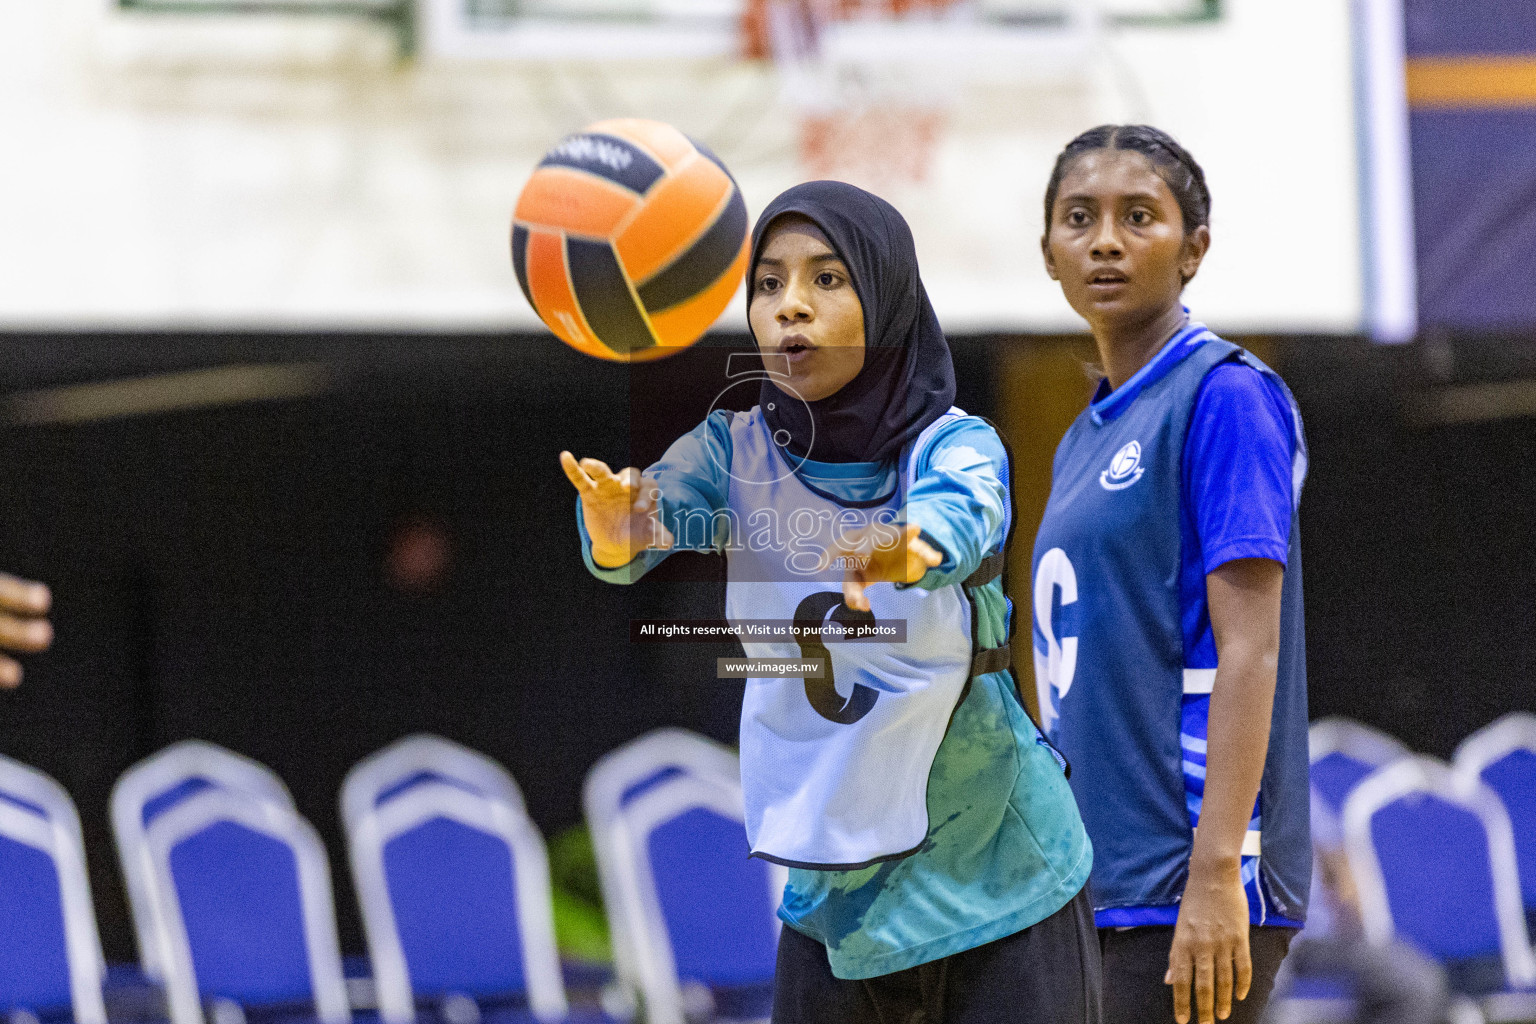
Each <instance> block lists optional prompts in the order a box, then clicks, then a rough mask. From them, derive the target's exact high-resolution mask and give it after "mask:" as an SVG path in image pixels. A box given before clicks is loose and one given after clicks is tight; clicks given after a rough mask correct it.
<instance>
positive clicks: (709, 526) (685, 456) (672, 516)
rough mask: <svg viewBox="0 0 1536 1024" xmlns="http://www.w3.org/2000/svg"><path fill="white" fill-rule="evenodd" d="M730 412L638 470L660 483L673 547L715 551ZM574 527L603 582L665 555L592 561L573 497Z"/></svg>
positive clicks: (716, 415)
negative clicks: (614, 562)
mask: <svg viewBox="0 0 1536 1024" xmlns="http://www.w3.org/2000/svg"><path fill="white" fill-rule="evenodd" d="M730 417H731V413H730V412H729V411H725V410H716V411H715V412H712V413H710V414H709V416H708V417H707V418H705V420H704V422H702V423H700V424H699V425H698V426H696V427H694V428H693V429H692V430H690V431H688V433H686V434H684V435H683V436H682V437H680V438H678V439H677V440H676V441H673V442H672V444H671V446H670V447H669V448H668V449H667V450H666V452H665V453H664V454H663V455H662V457H661V458H660V459H658V460H656V461H655V462H653V463H651V465H650V466H648V467H647V468H646V469H645V471H644V473H643V474H642V475H643V476H645V477H646V478H648V479H652V480H654V481H655V483H656V486H658V487H660V488H661V516H662V522H664V523H666V525H667V529H669V530H671V531H672V539H673V546H672V548H671V550H672V551H679V550H684V549H688V550H698V551H713V550H716V549H717V547H718V545H719V543H720V541H721V540H723V538H721V537H719V536H718V530H719V528H720V526H721V524H722V523H723V522H724V520H723V519H722V518H720V517H716V516H715V514H714V513H716V512H719V511H720V510H721V509H723V508H725V505H726V501H727V489H728V485H729V481H730V473H729V470H730V465H731V420H730ZM576 530H577V532H578V533H579V534H580V535H581V560H582V561H583V562H585V563H586V566H587V570H588V571H589V572H591V573H592V575H594V576H596V577H597V578H598V579H600V580H604V581H606V582H608V583H633V582H635V581H636V580H638V579H639V578H640V577H641V576H644V575H645V574H646V573H647V572H649V571H650V570H651V569H652V568H653V567H654V566H655V565H657V563H659V562H660V561H661V560H662V559H664V558H666V557H667V555H668V553H669V552H668V551H662V550H657V549H655V548H647V549H646V550H644V551H642V552H640V554H639V555H638V556H636V557H635V559H634V560H633V561H631V562H629V563H627V564H625V565H621V566H618V567H616V568H612V569H605V568H603V567H602V566H600V565H598V564H597V563H596V562H594V561H592V537H591V536H590V535H589V534H588V533H587V524H586V522H585V521H584V520H583V518H582V513H581V499H580V498H579V497H578V498H577V499H576Z"/></svg>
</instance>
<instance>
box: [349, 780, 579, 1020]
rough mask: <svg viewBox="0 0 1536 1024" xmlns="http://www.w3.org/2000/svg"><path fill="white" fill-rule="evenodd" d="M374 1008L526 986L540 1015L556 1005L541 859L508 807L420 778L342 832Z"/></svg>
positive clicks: (561, 1009)
mask: <svg viewBox="0 0 1536 1024" xmlns="http://www.w3.org/2000/svg"><path fill="white" fill-rule="evenodd" d="M347 839H348V849H349V852H350V855H351V862H352V874H353V879H354V881H355V883H356V888H357V895H358V902H359V904H360V906H361V908H362V912H363V926H364V930H365V932H366V934H367V938H368V950H369V956H370V959H371V960H372V962H373V972H374V980H375V984H376V986H377V990H378V1000H379V1015H380V1017H381V1018H382V1019H383V1020H384V1021H385V1022H387V1024H405V1022H408V1021H410V1020H412V1019H413V1017H414V1012H415V1011H414V1000H413V995H422V996H433V995H443V994H446V993H462V994H465V995H469V996H490V995H499V994H511V993H525V994H526V996H527V1000H528V1006H529V1009H530V1010H532V1012H533V1014H534V1016H536V1017H538V1018H539V1019H540V1020H561V1019H563V1018H564V1017H565V1015H566V1013H567V1009H568V1008H567V1004H566V999H565V988H564V985H563V983H562V981H561V977H560V958H559V954H558V952H557V951H556V947H555V931H554V912H553V907H552V904H551V894H550V884H549V860H548V857H547V855H546V853H545V849H544V841H543V839H542V838H541V837H540V835H539V833H538V830H537V829H536V828H535V827H534V824H533V822H532V821H530V820H529V819H528V816H527V814H526V812H525V811H524V810H523V808H522V806H521V805H520V804H519V805H517V806H513V805H511V804H508V803H507V802H505V801H504V800H500V799H497V798H495V797H492V796H489V795H486V794H483V793H473V792H469V791H468V790H466V789H464V788H461V787H459V786H455V785H452V784H449V783H445V782H430V781H429V782H421V783H419V784H416V785H413V786H411V787H410V788H409V789H407V790H405V791H404V792H402V793H400V794H399V795H398V796H394V797H392V798H390V799H388V800H386V801H385V802H384V803H382V804H380V805H379V806H377V807H374V808H370V809H368V810H367V811H365V812H363V813H362V814H361V815H360V816H359V818H358V820H357V822H356V827H355V829H354V830H353V831H350V832H349V833H348V836H347Z"/></svg>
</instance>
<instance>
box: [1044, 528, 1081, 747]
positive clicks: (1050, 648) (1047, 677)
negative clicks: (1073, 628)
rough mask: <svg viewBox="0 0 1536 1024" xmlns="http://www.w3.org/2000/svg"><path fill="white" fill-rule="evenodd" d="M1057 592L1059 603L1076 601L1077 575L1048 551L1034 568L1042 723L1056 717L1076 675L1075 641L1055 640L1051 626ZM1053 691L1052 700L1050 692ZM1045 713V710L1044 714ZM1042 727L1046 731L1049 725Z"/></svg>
mask: <svg viewBox="0 0 1536 1024" xmlns="http://www.w3.org/2000/svg"><path fill="white" fill-rule="evenodd" d="M1057 587H1060V588H1061V603H1062V604H1063V605H1069V604H1074V603H1076V601H1077V572H1076V570H1074V569H1073V568H1072V560H1071V559H1069V558H1068V557H1067V553H1066V552H1065V551H1063V550H1061V548H1051V550H1049V551H1047V552H1046V553H1045V554H1044V555H1042V556H1041V558H1040V564H1039V565H1037V566H1035V595H1034V596H1035V627H1036V628H1037V629H1039V630H1040V635H1041V636H1042V637H1044V638H1045V651H1044V652H1041V651H1038V650H1037V651H1035V685H1036V687H1037V688H1038V689H1039V691H1040V712H1041V716H1042V717H1043V718H1046V719H1054V718H1056V716H1057V702H1058V701H1060V700H1061V698H1063V697H1065V696H1066V695H1067V691H1068V690H1070V689H1072V677H1073V675H1075V674H1076V672H1077V637H1075V636H1065V637H1060V638H1058V637H1057V636H1056V633H1055V630H1054V629H1053V627H1052V625H1051V603H1052V601H1051V599H1052V597H1053V596H1054V595H1055V591H1056V588H1057ZM1052 690H1054V691H1055V694H1054V698H1055V699H1054V700H1053V699H1052V693H1051V691H1052ZM1047 709H1049V710H1047ZM1042 725H1044V726H1045V728H1046V729H1047V730H1049V729H1050V727H1051V725H1050V722H1049V721H1047V722H1044V723H1042Z"/></svg>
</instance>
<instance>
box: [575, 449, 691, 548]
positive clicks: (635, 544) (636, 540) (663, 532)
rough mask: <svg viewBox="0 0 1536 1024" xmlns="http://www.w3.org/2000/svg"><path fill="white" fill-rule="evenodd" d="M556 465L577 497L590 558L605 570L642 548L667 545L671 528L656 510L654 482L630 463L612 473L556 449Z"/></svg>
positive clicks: (604, 466)
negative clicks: (579, 499) (568, 481)
mask: <svg viewBox="0 0 1536 1024" xmlns="http://www.w3.org/2000/svg"><path fill="white" fill-rule="evenodd" d="M560 468H561V469H563V470H565V476H566V479H568V480H570V482H571V484H572V485H573V486H574V487H575V488H576V493H577V494H579V495H580V496H581V518H582V521H583V522H584V523H586V526H587V535H588V536H589V537H591V538H592V561H594V562H596V563H597V564H598V565H600V566H602V567H603V568H605V569H617V568H618V567H619V566H621V565H628V564H629V563H630V562H632V561H634V559H635V556H636V555H638V554H640V552H642V551H644V550H645V549H646V548H662V549H666V548H670V547H671V546H672V531H671V530H668V529H667V527H666V524H665V523H663V522H662V521H661V517H660V515H659V514H658V500H657V499H658V498H659V497H660V495H661V491H660V489H659V488H658V487H657V486H656V482H655V481H654V480H652V479H648V478H646V477H643V476H641V475H640V471H639V470H638V469H636V468H635V467H633V466H630V467H629V468H628V469H622V470H620V471H619V472H617V473H615V472H614V471H613V470H611V469H609V468H608V465H607V463H604V462H599V461H598V460H597V459H581V460H578V459H577V458H576V456H574V455H572V454H571V453H570V452H561V453H560Z"/></svg>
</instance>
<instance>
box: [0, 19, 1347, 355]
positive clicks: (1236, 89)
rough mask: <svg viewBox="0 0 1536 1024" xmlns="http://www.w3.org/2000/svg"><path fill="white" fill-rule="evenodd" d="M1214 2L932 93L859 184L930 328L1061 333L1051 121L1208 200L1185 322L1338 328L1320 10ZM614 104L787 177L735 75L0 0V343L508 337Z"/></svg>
mask: <svg viewBox="0 0 1536 1024" xmlns="http://www.w3.org/2000/svg"><path fill="white" fill-rule="evenodd" d="M1225 9H1226V15H1225V17H1224V18H1223V19H1222V20H1221V21H1220V22H1218V23H1214V24H1207V25H1198V26H1188V27H1181V28H1168V27H1162V28H1142V29H1121V30H1117V31H1116V32H1115V33H1114V34H1113V35H1112V36H1111V38H1110V41H1109V46H1110V53H1111V54H1112V56H1111V57H1108V58H1101V59H1098V60H1096V61H1094V62H1089V63H1087V64H1084V65H1083V67H1082V70H1081V72H1080V73H1058V72H1049V71H1041V70H1040V69H1031V68H1020V69H1019V73H1018V74H1016V75H1011V76H1004V77H1003V78H1002V79H998V78H996V77H994V78H993V79H991V80H989V81H988V82H985V83H973V84H972V85H969V86H966V87H964V88H961V89H960V90H959V92H958V94H957V96H956V101H957V103H958V107H957V108H956V110H955V112H954V114H953V116H952V118H951V121H950V125H949V129H948V131H947V132H946V133H945V135H944V137H943V141H942V142H941V145H940V147H939V149H938V151H937V153H936V157H935V162H934V167H933V173H932V174H931V176H930V178H929V180H928V181H927V182H925V183H923V184H919V185H900V186H889V187H885V188H884V189H883V190H884V191H885V192H886V194H887V196H888V198H890V199H891V200H892V201H893V202H895V203H896V204H897V206H898V207H899V208H901V209H902V210H903V212H905V213H906V214H907V215H908V217H909V219H910V220H911V222H912V225H913V229H914V232H915V234H916V236H917V241H918V250H919V255H920V258H921V260H922V262H923V268H924V277H925V279H926V281H927V282H928V286H929V290H930V292H931V294H932V296H933V299H934V302H935V305H936V306H937V308H938V310H939V313H940V315H941V318H942V319H943V320H944V322H945V325H946V327H948V328H949V329H951V330H1033V331H1058V330H1072V329H1076V328H1077V327H1079V326H1081V325H1080V322H1078V321H1077V320H1076V319H1075V317H1073V315H1072V313H1071V311H1070V310H1069V309H1067V307H1066V306H1065V304H1064V303H1063V302H1062V300H1061V298H1060V295H1059V292H1058V291H1057V289H1056V287H1055V286H1054V285H1053V284H1052V282H1050V281H1049V280H1048V279H1047V278H1046V277H1045V274H1044V271H1043V270H1042V269H1041V267H1040V260H1039V255H1038V252H1039V250H1038V239H1039V234H1040V228H1041V214H1040V201H1041V192H1042V190H1043V187H1044V184H1045V179H1046V176H1047V173H1048V171H1049V167H1050V163H1051V160H1052V159H1053V157H1054V155H1055V153H1056V151H1057V150H1058V149H1059V148H1060V146H1061V145H1062V144H1063V143H1064V142H1065V141H1066V140H1067V139H1069V138H1070V137H1071V136H1072V135H1073V134H1075V133H1076V132H1077V131H1080V130H1082V129H1084V128H1087V127H1090V126H1092V125H1093V124H1096V123H1099V122H1102V121H1106V120H1145V121H1148V122H1150V123H1153V124H1157V125H1159V126H1161V127H1163V128H1166V129H1168V130H1169V131H1171V132H1173V133H1174V134H1175V135H1176V136H1177V137H1178V138H1180V140H1181V141H1183V142H1184V143H1185V144H1186V145H1187V146H1188V147H1189V148H1190V149H1191V150H1192V151H1193V152H1194V154H1195V155H1196V157H1197V158H1198V159H1199V160H1200V161H1201V162H1202V163H1203V164H1204V166H1205V168H1206V172H1207V176H1208V179H1209V181H1210V184H1211V187H1212V191H1213V193H1214V214H1213V232H1214V235H1215V245H1214V247H1213V249H1212V252H1211V255H1210V257H1209V258H1208V260H1207V262H1206V266H1205V269H1204V270H1203V271H1202V273H1201V275H1200V277H1199V279H1197V281H1196V282H1195V283H1194V284H1193V285H1192V286H1191V287H1190V290H1189V293H1188V300H1187V301H1188V302H1189V304H1190V305H1191V307H1192V308H1193V309H1194V310H1195V312H1196V313H1197V314H1198V315H1200V316H1201V317H1203V318H1204V319H1205V320H1207V321H1208V322H1209V323H1211V324H1212V325H1213V326H1215V327H1217V328H1218V329H1226V330H1231V331H1248V332H1255V331H1271V330H1273V331H1320V332H1328V331H1353V330H1356V329H1358V328H1359V326H1360V321H1361V307H1362V301H1361V273H1360V243H1359V229H1358V221H1359V213H1358V184H1357V175H1356V168H1355V134H1354V116H1353V99H1352V92H1351V88H1352V87H1351V58H1350V47H1349V27H1348V21H1347V10H1346V5H1344V4H1340V3H1338V2H1337V0H1287V2H1285V3H1276V2H1274V0H1227V2H1226V4H1225ZM615 115H630V116H653V117H659V118H661V119H665V120H671V121H673V122H674V123H676V124H678V125H679V127H681V128H683V129H684V130H685V131H688V132H689V133H690V134H695V135H696V136H698V137H700V138H702V139H703V140H704V141H706V142H709V143H710V144H711V145H712V146H714V148H715V149H716V151H717V152H718V153H719V154H720V155H721V156H722V157H723V158H724V159H725V160H726V162H727V163H728V164H729V165H730V166H731V167H732V169H733V171H734V172H735V173H736V176H737V178H738V180H739V181H740V183H741V185H742V188H743V191H744V192H745V194H746V198H747V203H748V206H749V208H750V209H751V210H752V211H753V212H754V213H755V212H756V211H757V210H759V209H761V208H762V207H763V205H765V203H766V202H767V201H768V200H769V199H771V198H772V196H773V195H774V194H775V193H776V192H777V191H779V190H780V189H782V188H784V187H786V186H788V185H790V184H792V183H793V182H794V181H796V180H798V178H799V177H800V176H801V172H800V170H799V166H798V164H797V162H796V160H795V159H794V144H793V139H794V134H793V123H792V120H791V118H790V116H789V111H788V108H787V107H786V106H785V103H784V101H783V100H782V99H781V95H780V90H779V88H778V85H777V82H776V80H775V78H774V77H773V75H772V72H771V70H769V69H766V68H763V67H755V66H750V65H741V64H737V63H735V62H731V61H724V60H720V59H714V58H698V59H693V60H666V61H649V62H647V61H645V60H643V59H637V60H632V61H630V62H628V63H626V64H624V65H623V66H622V67H620V66H617V65H613V64H600V63H595V62H590V61H580V60H567V61H561V62H557V63H542V64H537V65H529V64H526V63H525V64H521V65H519V64H511V63H507V62H496V61H490V62H486V61H480V62H467V61H452V60H444V59H430V58H422V59H417V60H414V61H401V60H399V59H398V58H397V57H396V56H395V54H394V51H393V40H392V39H391V37H390V36H389V34H388V33H387V32H386V31H384V30H382V29H379V28H377V27H375V26H371V25H363V24H332V23H293V22H286V21H280V20H271V19H256V20H251V19H218V20H216V21H210V20H208V19H202V20H197V19H191V18H177V19H172V20H166V19H165V18H151V17H146V16H139V17H129V16H125V15H122V14H118V13H116V12H114V11H113V10H112V9H111V5H110V2H109V0H47V2H43V3H39V2H37V0H0V146H3V152H4V159H3V160H0V327H11V328H14V327H25V326H53V327H91V326H283V327H347V326H365V325H394V326H420V327H432V328H448V329H456V328H463V329H481V328H493V329H499V328H506V327H525V326H531V325H533V324H535V323H536V320H535V319H534V317H533V315H532V313H531V311H530V310H529V309H528V307H527V305H526V303H525V302H524V301H523V298H522V296H521V294H520V293H519V292H518V289H517V286H516V282H515V280H514V278H513V276H512V272H511V268H510V265H509V260H508V257H507V237H506V232H507V221H508V217H509V213H510V210H511V207H512V205H513V202H514V201H515V198H516V195H517V192H518V189H519V187H520V186H521V183H522V181H523V180H524V178H525V177H526V175H527V174H528V172H529V171H530V170H531V168H532V166H533V164H534V163H535V162H536V160H537V159H538V157H539V156H540V154H541V153H542V152H543V150H544V149H545V148H547V147H548V146H549V145H550V144H552V143H553V142H554V141H556V140H557V139H558V138H559V137H560V136H561V135H562V134H564V133H565V132H568V131H571V130H574V129H576V128H579V127H581V126H582V125H583V124H584V123H586V122H587V121H589V120H593V119H596V118H597V117H602V116H615ZM742 322H743V321H742V316H741V309H740V306H739V304H733V305H732V307H731V310H730V312H729V313H728V314H727V316H726V318H725V321H724V323H726V324H732V323H734V324H740V323H742Z"/></svg>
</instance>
